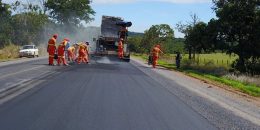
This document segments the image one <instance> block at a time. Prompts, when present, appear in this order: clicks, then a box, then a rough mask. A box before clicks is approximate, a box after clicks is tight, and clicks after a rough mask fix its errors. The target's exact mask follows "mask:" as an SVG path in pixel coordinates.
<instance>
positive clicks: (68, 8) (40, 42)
mask: <svg viewBox="0 0 260 130" xmlns="http://www.w3.org/2000/svg"><path fill="white" fill-rule="evenodd" d="M90 3H91V1H90V0H73V1H72V0H65V1H64V0H63V1H56V0H35V1H24V0H16V1H14V2H13V3H4V2H2V0H0V25H1V26H0V50H1V52H0V53H1V55H0V60H7V59H13V58H17V57H18V56H17V55H18V50H19V48H20V47H21V46H23V45H28V44H35V45H37V47H38V48H39V51H40V54H45V52H46V46H47V45H46V44H47V41H48V39H49V38H50V37H51V36H52V35H53V34H56V33H58V34H59V37H60V38H65V37H69V38H71V39H72V38H73V37H75V39H76V38H78V37H79V36H82V35H83V34H84V33H82V32H84V31H85V30H86V28H85V27H84V26H83V25H82V22H85V23H88V22H90V21H92V20H93V18H92V16H93V15H94V14H95V12H94V10H93V9H92V8H91V6H90ZM72 11H73V12H72ZM71 13H73V15H71ZM79 31H80V32H79ZM72 36H73V37H72ZM82 37H83V36H82ZM78 39H79V38H78ZM59 41H60V39H58V42H59ZM44 48H45V49H44Z"/></svg>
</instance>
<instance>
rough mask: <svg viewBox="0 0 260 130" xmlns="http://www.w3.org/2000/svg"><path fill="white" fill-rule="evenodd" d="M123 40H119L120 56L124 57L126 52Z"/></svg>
mask: <svg viewBox="0 0 260 130" xmlns="http://www.w3.org/2000/svg"><path fill="white" fill-rule="evenodd" d="M122 41H123V40H120V41H119V42H118V58H120V59H122V58H123V54H124V47H123V42H122Z"/></svg>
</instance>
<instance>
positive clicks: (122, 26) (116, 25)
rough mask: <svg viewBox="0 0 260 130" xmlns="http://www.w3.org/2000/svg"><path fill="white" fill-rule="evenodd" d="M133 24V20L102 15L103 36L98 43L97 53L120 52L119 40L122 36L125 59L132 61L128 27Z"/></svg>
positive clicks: (110, 53) (113, 53) (109, 53)
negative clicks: (127, 20)
mask: <svg viewBox="0 0 260 130" xmlns="http://www.w3.org/2000/svg"><path fill="white" fill-rule="evenodd" d="M131 26H132V23H131V22H125V21H124V20H123V19H122V18H120V17H114V16H102V23H101V36H99V38H98V40H97V44H96V45H97V53H98V54H101V55H116V54H117V52H118V49H117V48H118V41H119V39H120V38H123V39H124V42H123V46H124V53H123V54H124V55H123V59H124V60H126V61H130V51H129V44H128V41H127V36H128V31H127V28H128V27H131Z"/></svg>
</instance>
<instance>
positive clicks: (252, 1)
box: [130, 0, 260, 75]
mask: <svg viewBox="0 0 260 130" xmlns="http://www.w3.org/2000/svg"><path fill="white" fill-rule="evenodd" d="M212 2H213V4H214V6H213V7H212V9H213V11H215V12H216V16H217V18H213V19H211V20H210V21H209V22H208V23H205V22H201V21H200V20H199V18H198V17H197V15H196V14H194V15H191V18H192V21H191V22H189V23H187V24H183V23H178V24H177V25H176V26H177V27H176V28H177V29H178V31H180V32H182V33H184V34H185V37H184V41H182V42H183V44H184V46H181V47H183V48H184V50H182V48H181V47H180V48H178V49H173V47H174V46H177V45H178V44H176V41H174V32H173V30H172V29H171V28H170V26H169V25H164V24H162V25H153V26H152V27H151V28H150V29H148V30H146V31H145V33H144V36H143V37H132V38H131V39H130V41H131V42H132V43H133V45H132V49H133V50H134V51H137V52H148V51H149V49H150V48H151V47H152V46H153V45H154V44H157V43H161V44H163V47H164V48H163V49H164V50H165V51H166V52H170V53H174V52H175V51H176V50H178V51H179V50H180V51H185V52H184V53H188V54H189V59H190V60H192V59H195V54H196V53H202V52H203V53H210V52H214V51H216V50H220V51H222V52H225V53H227V54H236V55H238V57H239V58H238V59H237V60H236V61H235V62H234V63H233V64H232V67H233V70H237V71H239V72H241V73H248V74H252V75H255V74H257V75H259V74H260V38H259V37H260V8H259V7H260V2H259V1H258V0H213V1H212Z"/></svg>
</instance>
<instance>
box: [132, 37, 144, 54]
mask: <svg viewBox="0 0 260 130" xmlns="http://www.w3.org/2000/svg"><path fill="white" fill-rule="evenodd" d="M141 41H142V37H141V36H133V37H129V38H128V43H130V45H129V48H130V50H131V51H132V52H137V53H144V52H145V48H144V47H143V46H141Z"/></svg>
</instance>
